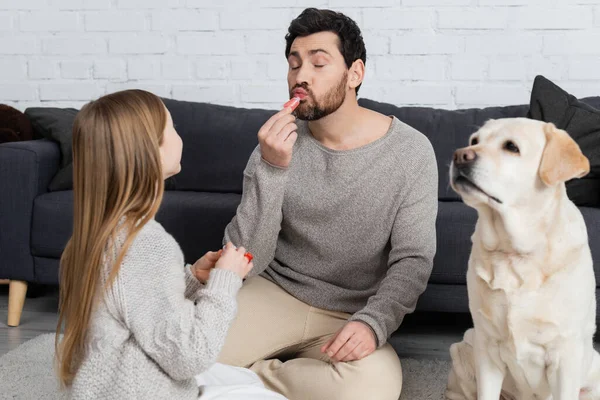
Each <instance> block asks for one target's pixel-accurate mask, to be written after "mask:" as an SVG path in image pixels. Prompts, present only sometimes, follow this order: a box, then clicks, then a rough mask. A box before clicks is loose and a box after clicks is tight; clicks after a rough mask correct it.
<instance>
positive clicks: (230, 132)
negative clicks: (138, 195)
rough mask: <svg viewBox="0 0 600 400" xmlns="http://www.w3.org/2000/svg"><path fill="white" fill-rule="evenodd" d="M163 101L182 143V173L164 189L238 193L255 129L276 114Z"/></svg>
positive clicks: (240, 191) (255, 142) (252, 144)
mask: <svg viewBox="0 0 600 400" xmlns="http://www.w3.org/2000/svg"><path fill="white" fill-rule="evenodd" d="M163 101H164V103H165V105H166V107H167V108H168V109H169V111H170V112H171V116H172V117H173V123H174V124H175V129H176V130H177V132H178V133H179V135H180V136H181V138H182V140H183V155H182V159H181V172H180V173H179V174H177V175H176V176H174V177H173V178H170V179H169V180H168V182H167V185H166V188H167V190H194V191H201V192H217V193H240V194H241V193H242V180H243V172H244V168H245V167H246V163H247V162H248V158H249V157H250V154H252V151H253V150H254V149H255V148H256V146H257V145H258V138H257V133H258V130H259V129H260V127H261V126H262V125H263V124H264V123H265V122H266V121H267V120H268V119H269V118H270V117H271V115H273V114H275V113H276V112H277V111H276V110H259V109H246V108H237V107H229V106H222V105H215V104H208V103H194V102H187V101H179V100H171V99H163Z"/></svg>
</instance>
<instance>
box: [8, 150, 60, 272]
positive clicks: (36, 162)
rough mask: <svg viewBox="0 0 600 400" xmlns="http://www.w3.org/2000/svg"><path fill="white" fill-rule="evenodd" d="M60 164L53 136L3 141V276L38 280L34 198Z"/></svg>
mask: <svg viewBox="0 0 600 400" xmlns="http://www.w3.org/2000/svg"><path fill="white" fill-rule="evenodd" d="M59 166H60V148H59V146H58V144H57V143H55V142H53V141H50V140H45V139H42V140H31V141H24V142H11V143H3V144H0V227H1V228H0V279H15V280H22V281H28V282H34V281H35V275H34V266H33V256H32V255H31V245H30V242H31V224H32V214H33V201H34V200H35V198H36V197H37V196H39V195H40V194H43V193H46V192H47V191H48V185H49V184H50V181H51V180H52V178H53V177H54V175H55V174H56V172H57V171H58V169H59Z"/></svg>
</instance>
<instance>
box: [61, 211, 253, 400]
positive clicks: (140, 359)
mask: <svg viewBox="0 0 600 400" xmlns="http://www.w3.org/2000/svg"><path fill="white" fill-rule="evenodd" d="M123 237H124V235H120V239H119V240H121V242H120V243H122V240H123ZM105 256H106V257H105V259H106V260H110V261H112V262H114V261H115V258H116V257H115V256H116V252H111V254H105ZM111 266H112V263H111V262H106V263H105V265H104V271H103V272H104V274H103V278H104V281H106V278H107V277H108V274H109V272H110V268H111ZM241 284H242V281H241V279H240V278H239V277H238V276H237V275H236V274H235V273H234V272H231V271H227V270H223V269H214V270H212V271H211V273H210V278H209V279H208V282H207V284H206V285H202V284H201V283H200V282H199V281H198V280H197V279H196V278H195V277H194V275H193V274H192V272H191V270H190V266H189V265H187V266H185V267H184V260H183V254H182V252H181V249H180V247H179V245H178V244H177V242H176V241H175V239H174V238H173V237H172V236H171V235H169V234H168V233H167V232H166V231H165V230H164V229H163V227H162V226H161V225H160V224H159V223H158V222H156V221H154V220H152V221H150V222H148V224H146V225H145V226H144V227H143V228H142V229H141V231H140V232H139V233H138V235H137V237H136V238H135V239H134V241H133V243H132V245H131V247H130V248H129V250H128V251H127V254H126V256H125V258H124V259H123V263H122V264H121V268H120V270H119V273H118V275H117V277H116V279H115V281H114V283H113V284H112V285H111V286H110V288H109V289H108V290H107V291H103V290H102V288H99V289H98V292H97V296H99V301H98V302H97V306H96V309H95V311H94V313H93V315H92V319H91V321H90V327H89V331H88V340H87V346H86V351H85V356H84V358H83V362H82V363H81V366H80V368H79V370H78V371H77V374H76V376H75V379H74V381H73V385H72V387H71V388H70V393H69V394H70V396H71V397H72V398H73V399H196V398H198V396H199V388H198V386H197V384H196V381H195V379H194V376H195V375H198V374H200V373H202V372H204V371H206V370H207V369H208V368H209V367H210V366H211V365H213V364H214V363H215V362H216V359H217V356H218V354H219V352H220V351H221V348H222V346H223V344H224V341H225V337H226V335H227V331H228V329H229V326H230V324H231V322H232V321H233V319H234V318H235V313H236V295H237V292H238V290H239V288H240V287H241ZM100 296H101V298H100Z"/></svg>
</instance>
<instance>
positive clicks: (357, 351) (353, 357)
mask: <svg viewBox="0 0 600 400" xmlns="http://www.w3.org/2000/svg"><path fill="white" fill-rule="evenodd" d="M364 352H365V350H364V343H361V344H359V345H358V346H356V347H355V348H354V350H352V351H351V352H350V353H349V354H347V355H346V357H344V358H343V359H342V360H341V361H342V362H350V361H357V360H360V359H362V357H361V356H362V354H363V353H364Z"/></svg>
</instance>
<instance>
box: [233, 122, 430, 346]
mask: <svg viewBox="0 0 600 400" xmlns="http://www.w3.org/2000/svg"><path fill="white" fill-rule="evenodd" d="M297 123H298V140H297V142H296V144H295V146H294V153H293V157H292V162H291V164H290V166H289V167H288V168H286V169H282V168H276V167H274V166H272V165H270V164H268V163H267V162H266V161H264V160H263V159H262V158H261V154H260V147H257V148H256V149H255V151H254V152H253V154H252V155H251V157H250V160H249V161H248V165H247V167H246V170H245V171H244V186H243V195H242V201H241V204H240V205H239V207H238V209H237V213H236V216H235V217H234V218H233V220H232V221H231V223H230V224H229V225H228V226H227V228H226V231H225V238H224V241H228V240H231V241H232V242H233V243H234V244H235V245H238V246H245V247H247V248H248V249H249V251H251V252H252V253H253V254H254V256H255V258H254V269H253V271H252V274H257V273H261V274H262V276H264V277H265V278H267V279H270V280H272V281H274V282H275V283H277V284H278V285H279V286H281V287H282V288H283V289H284V290H286V291H287V292H289V293H290V294H291V295H293V296H294V297H296V298H298V299H299V300H301V301H304V302H306V303H308V304H310V305H312V306H314V307H318V308H323V309H327V310H333V311H342V312H348V313H353V315H352V317H351V318H350V319H351V320H359V321H362V322H365V323H367V324H368V325H369V326H370V327H371V328H372V329H373V331H374V332H375V334H376V336H377V342H378V345H379V346H382V345H383V344H384V343H386V341H387V339H388V337H389V336H390V335H391V334H392V333H393V332H394V331H395V330H396V329H397V328H398V327H399V326H400V324H401V322H402V319H403V318H404V316H405V315H406V314H407V313H410V312H412V311H414V308H415V305H416V301H417V299H418V297H419V295H420V294H421V293H422V292H423V291H424V290H425V286H426V284H427V281H428V279H429V276H430V274H431V269H432V264H433V257H434V254H435V249H436V234H435V221H436V215H437V197H438V196H437V187H438V176H437V175H438V174H437V164H436V159H435V154H434V152H433V148H432V146H431V143H430V142H429V140H428V139H427V138H426V137H425V136H424V135H423V134H421V133H419V132H418V131H416V130H415V129H413V128H411V127H410V126H408V125H406V124H404V123H402V122H401V121H399V120H398V119H396V118H394V119H393V121H392V124H391V126H390V129H389V131H388V132H387V134H386V135H385V136H383V137H382V138H380V139H378V140H376V141H374V142H372V143H370V144H367V145H365V146H363V147H360V148H358V149H354V150H348V151H336V150H331V149H328V148H326V147H324V146H323V145H322V144H321V143H320V142H318V141H317V140H316V139H315V138H314V137H313V136H312V135H311V133H310V131H309V130H308V125H307V123H306V122H303V121H297Z"/></svg>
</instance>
